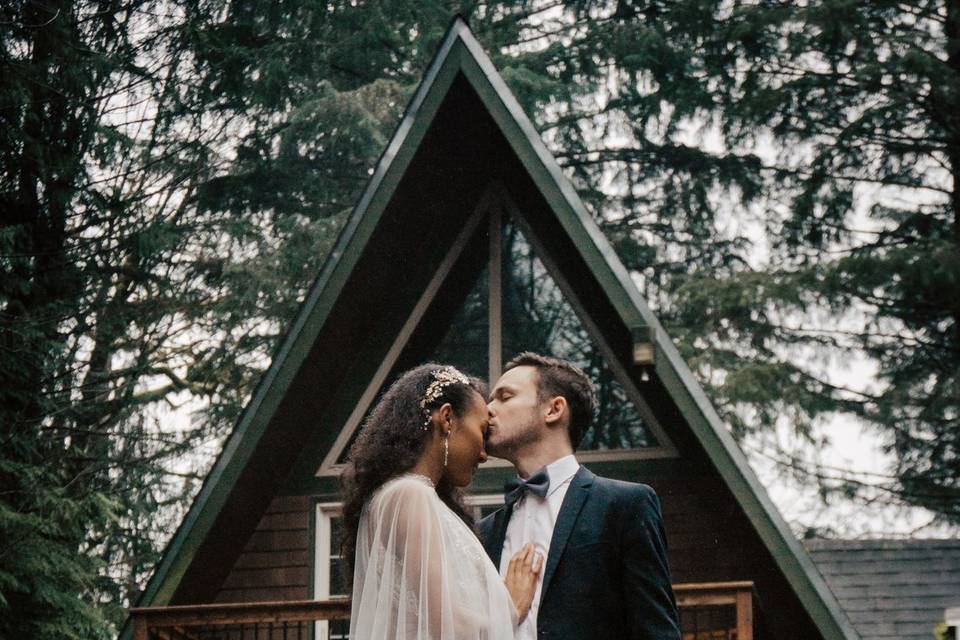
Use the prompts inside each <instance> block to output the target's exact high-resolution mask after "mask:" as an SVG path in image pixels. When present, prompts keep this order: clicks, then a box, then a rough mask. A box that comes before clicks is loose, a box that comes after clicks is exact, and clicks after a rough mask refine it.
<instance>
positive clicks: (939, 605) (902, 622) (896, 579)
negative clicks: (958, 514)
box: [803, 539, 960, 640]
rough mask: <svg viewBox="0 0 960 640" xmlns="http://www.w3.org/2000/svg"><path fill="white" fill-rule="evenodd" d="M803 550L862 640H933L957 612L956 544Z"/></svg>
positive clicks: (828, 544)
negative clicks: (951, 612) (946, 616)
mask: <svg viewBox="0 0 960 640" xmlns="http://www.w3.org/2000/svg"><path fill="white" fill-rule="evenodd" d="M803 544H804V546H805V547H806V548H807V551H809V552H810V556H811V557H812V558H813V561H814V563H815V564H816V565H817V568H818V569H819V570H820V573H821V574H823V577H824V579H825V580H826V581H827V584H828V585H829V586H830V589H831V590H832V591H833V593H834V595H835V596H836V597H837V599H838V600H839V601H840V605H841V606H842V607H843V608H844V610H845V611H846V613H847V616H848V617H849V619H850V622H852V623H853V626H854V627H855V628H856V630H857V631H858V632H859V633H860V636H861V637H862V638H863V640H894V639H896V640H931V639H932V638H933V637H934V636H933V630H934V627H936V625H937V624H939V623H941V622H943V619H944V611H945V610H946V609H947V608H949V607H958V606H960V539H951V540H805V541H804V543H803Z"/></svg>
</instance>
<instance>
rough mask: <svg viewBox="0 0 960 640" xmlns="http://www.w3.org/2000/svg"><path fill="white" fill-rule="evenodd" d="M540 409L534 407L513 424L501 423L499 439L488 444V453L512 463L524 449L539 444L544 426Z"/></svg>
mask: <svg viewBox="0 0 960 640" xmlns="http://www.w3.org/2000/svg"><path fill="white" fill-rule="evenodd" d="M538 409H539V407H532V408H531V409H530V412H529V413H528V414H527V415H525V416H518V418H519V419H518V420H515V421H514V423H513V424H504V423H503V422H499V424H498V428H497V437H495V438H491V439H490V441H489V442H488V443H487V453H488V454H489V455H492V456H496V457H498V458H502V459H504V460H508V461H510V462H515V461H516V458H517V455H518V454H520V453H521V452H522V451H523V450H524V449H527V448H529V447H530V446H531V445H534V444H536V443H537V442H539V440H540V437H541V431H542V427H543V425H542V424H541V423H542V419H541V417H540V414H539V411H538Z"/></svg>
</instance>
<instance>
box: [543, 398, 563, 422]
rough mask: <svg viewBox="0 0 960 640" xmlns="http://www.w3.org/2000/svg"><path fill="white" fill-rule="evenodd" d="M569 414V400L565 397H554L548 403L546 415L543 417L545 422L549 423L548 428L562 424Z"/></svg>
mask: <svg viewBox="0 0 960 640" xmlns="http://www.w3.org/2000/svg"><path fill="white" fill-rule="evenodd" d="M567 412H568V406H567V399H566V398H564V397H563V396H553V397H552V398H550V400H548V401H547V406H546V414H545V415H544V416H543V420H544V422H546V423H547V426H550V427H554V426H556V425H557V424H558V423H562V421H563V420H564V416H565V415H567Z"/></svg>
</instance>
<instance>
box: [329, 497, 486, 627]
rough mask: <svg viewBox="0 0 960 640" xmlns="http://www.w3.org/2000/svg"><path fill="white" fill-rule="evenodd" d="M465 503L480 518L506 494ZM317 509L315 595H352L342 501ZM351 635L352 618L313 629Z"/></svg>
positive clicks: (473, 498) (331, 621)
mask: <svg viewBox="0 0 960 640" xmlns="http://www.w3.org/2000/svg"><path fill="white" fill-rule="evenodd" d="M466 502H467V506H469V507H471V508H472V509H473V517H474V518H476V519H477V521H479V520H480V518H483V517H485V516H487V515H489V514H491V513H493V512H494V511H496V510H497V509H499V508H500V507H501V506H503V495H501V494H485V495H477V496H468V497H467V500H466ZM316 509H317V511H316V530H315V539H314V572H313V575H314V581H313V597H314V598H316V599H318V600H323V599H325V598H329V597H330V596H340V595H350V594H349V593H347V589H346V581H345V580H344V579H343V573H342V571H343V559H342V558H341V557H340V540H341V536H342V535H343V519H342V518H341V516H340V504H339V503H326V504H318V505H317V507H316ZM349 637H350V621H349V620H321V621H319V622H317V623H316V627H315V629H314V638H316V639H317V640H346V639H347V638H349Z"/></svg>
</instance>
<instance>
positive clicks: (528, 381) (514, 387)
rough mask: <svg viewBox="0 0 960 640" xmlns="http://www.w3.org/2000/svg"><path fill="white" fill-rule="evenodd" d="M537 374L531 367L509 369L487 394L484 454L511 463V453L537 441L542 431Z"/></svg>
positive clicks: (542, 423)
mask: <svg viewBox="0 0 960 640" xmlns="http://www.w3.org/2000/svg"><path fill="white" fill-rule="evenodd" d="M539 375H540V374H539V373H538V372H537V369H536V368H535V367H528V366H521V367H514V368H513V369H510V370H509V371H507V372H506V373H504V374H503V375H502V376H500V379H499V380H497V383H496V384H495V385H494V386H493V391H492V392H491V393H490V402H489V403H488V404H487V409H488V410H489V411H490V430H489V431H488V433H487V453H489V454H490V455H493V456H497V457H498V458H505V459H507V460H511V459H512V457H513V456H512V455H511V454H512V453H513V452H514V451H517V450H518V449H520V448H522V447H524V446H525V445H528V444H531V443H533V442H536V441H537V440H538V439H539V435H540V430H541V429H542V428H543V427H544V421H543V416H542V414H541V411H540V402H539V401H538V399H537V383H538V378H539Z"/></svg>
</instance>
